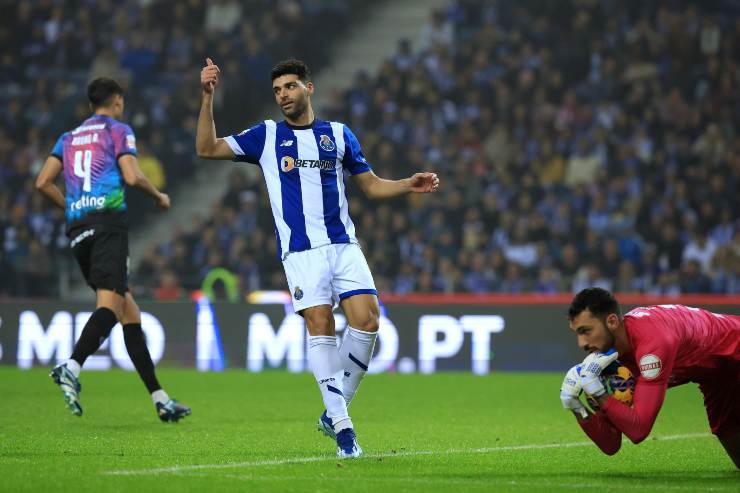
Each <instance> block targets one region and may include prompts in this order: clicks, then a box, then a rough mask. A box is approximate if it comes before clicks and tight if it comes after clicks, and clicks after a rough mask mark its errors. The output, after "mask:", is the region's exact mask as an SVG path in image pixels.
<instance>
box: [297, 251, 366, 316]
mask: <svg viewBox="0 0 740 493" xmlns="http://www.w3.org/2000/svg"><path fill="white" fill-rule="evenodd" d="M283 268H284V269H285V277H287V278H288V288H289V289H290V294H291V299H292V300H293V309H294V310H295V311H296V312H299V311H300V310H303V309H304V308H310V307H312V306H318V305H332V306H333V305H334V304H335V303H339V301H341V300H343V299H345V298H349V297H350V296H353V295H355V294H374V295H375V296H377V295H378V291H377V290H376V289H375V282H373V276H372V274H370V268H369V267H368V266H367V261H366V260H365V256H364V255H363V254H362V250H361V249H360V246H359V245H358V244H356V243H339V244H331V245H323V246H320V247H317V248H312V249H311V250H305V251H302V252H291V253H289V254H288V256H287V257H286V258H285V260H283Z"/></svg>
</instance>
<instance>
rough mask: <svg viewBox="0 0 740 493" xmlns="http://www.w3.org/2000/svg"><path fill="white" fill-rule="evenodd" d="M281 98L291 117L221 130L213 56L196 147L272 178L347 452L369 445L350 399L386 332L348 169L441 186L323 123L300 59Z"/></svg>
mask: <svg viewBox="0 0 740 493" xmlns="http://www.w3.org/2000/svg"><path fill="white" fill-rule="evenodd" d="M271 77H272V90H273V93H274V96H275V102H276V103H277V104H278V106H280V109H281V111H282V113H283V115H284V116H285V119H284V120H283V121H280V122H275V121H273V120H265V121H263V122H261V123H259V124H257V125H255V126H253V127H251V128H249V129H247V130H244V131H242V132H240V133H238V134H234V135H230V136H227V137H223V138H218V137H217V136H216V128H215V124H214V120H213V94H214V90H215V88H216V86H217V85H218V82H219V78H220V71H219V68H218V66H217V65H215V64H214V63H213V61H212V60H211V59H210V58H209V59H206V66H205V67H203V69H202V70H201V85H202V86H203V96H202V104H201V109H200V115H199V117H198V131H197V137H196V150H197V153H198V155H199V156H200V157H203V158H208V159H231V160H233V161H237V162H247V163H253V164H256V165H258V166H260V168H262V172H263V174H264V177H265V183H266V185H267V191H268V195H269V198H270V206H271V208H272V214H273V217H274V219H275V232H276V235H277V242H278V254H279V256H280V260H281V261H282V263H283V267H284V269H285V275H286V277H287V281H288V287H289V289H290V293H291V295H292V301H293V307H294V309H295V311H296V313H299V314H300V315H301V316H303V318H304V319H305V321H306V328H307V329H308V334H309V337H308V341H309V342H308V363H309V366H310V368H311V371H312V372H313V374H314V376H315V377H316V381H317V382H318V384H319V388H320V390H321V395H322V397H323V401H324V405H325V407H326V411H325V412H324V414H323V415H322V416H321V418H319V421H318V427H319V430H320V431H322V432H323V433H324V434H326V435H327V436H330V437H332V438H334V439H336V442H337V456H339V457H340V458H350V457H352V458H354V457H359V456H360V455H362V449H361V448H360V446H359V445H358V443H357V438H356V436H355V432H354V429H353V426H352V420H351V419H350V417H349V413H348V411H347V406H348V405H349V403H350V402H351V401H352V398H353V397H354V395H355V392H356V391H357V387H358V386H359V384H360V382H361V380H362V378H363V376H364V375H365V372H366V371H367V369H368V365H369V363H370V359H371V357H372V353H373V347H374V345H375V339H376V336H377V331H378V319H379V308H378V298H377V296H378V293H377V291H376V289H375V283H374V282H373V278H372V275H371V273H370V269H369V268H368V265H367V261H366V260H365V257H364V255H363V253H362V251H361V250H360V247H359V245H358V242H357V238H356V237H355V226H354V224H353V223H352V219H351V218H350V217H349V212H348V204H347V196H346V194H345V181H344V176H345V174H347V175H349V176H351V177H352V179H353V180H354V181H355V183H356V184H357V185H358V186H359V187H360V189H362V191H363V192H364V193H365V195H367V196H368V197H369V198H371V199H386V198H391V197H396V196H399V195H403V194H406V193H410V192H417V193H427V192H434V191H436V190H437V189H438V187H439V179H438V178H437V175H436V174H435V173H416V174H414V175H413V176H411V177H409V178H405V179H402V180H385V179H382V178H379V177H378V176H376V175H375V173H373V171H372V169H371V168H370V165H369V164H368V162H367V160H366V159H365V156H364V155H363V154H362V150H361V149H360V144H359V142H358V140H357V137H355V135H354V134H353V133H352V131H351V130H350V129H349V127H347V126H346V125H344V124H342V123H339V122H330V121H324V120H320V119H318V118H316V117H315V115H314V111H313V108H312V107H311V95H312V94H313V92H314V85H313V83H312V82H311V74H310V71H309V69H308V67H307V66H306V64H305V63H303V62H302V61H300V60H296V59H288V60H284V61H282V62H280V63H278V64H277V65H276V66H275V67H274V68H273V69H272V73H271ZM334 303H338V304H339V305H340V306H341V308H342V310H343V311H344V314H345V315H346V317H347V321H348V327H347V330H346V331H345V334H344V337H343V339H342V341H341V343H340V345H339V347H337V343H336V336H335V327H334V317H333V315H332V309H333V305H334Z"/></svg>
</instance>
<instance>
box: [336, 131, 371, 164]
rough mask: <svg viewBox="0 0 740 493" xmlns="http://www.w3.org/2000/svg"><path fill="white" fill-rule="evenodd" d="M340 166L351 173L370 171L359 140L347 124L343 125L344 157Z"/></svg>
mask: <svg viewBox="0 0 740 493" xmlns="http://www.w3.org/2000/svg"><path fill="white" fill-rule="evenodd" d="M342 166H343V167H344V168H345V169H346V170H347V171H349V172H350V174H352V175H359V174H360V173H366V172H368V171H370V164H369V163H368V162H367V160H366V159H365V155H364V154H362V149H361V148H360V142H359V141H358V140H357V137H355V134H353V133H352V130H350V129H349V127H348V126H346V125H345V126H344V157H343V158H342Z"/></svg>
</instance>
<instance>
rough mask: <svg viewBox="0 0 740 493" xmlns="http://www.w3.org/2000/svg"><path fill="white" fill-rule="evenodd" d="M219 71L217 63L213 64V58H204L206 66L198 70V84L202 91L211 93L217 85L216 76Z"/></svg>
mask: <svg viewBox="0 0 740 493" xmlns="http://www.w3.org/2000/svg"><path fill="white" fill-rule="evenodd" d="M220 73H221V70H219V68H218V65H214V64H213V60H211V59H210V58H206V66H205V67H203V68H202V69H201V71H200V84H201V85H202V86H203V91H205V92H206V93H208V94H213V91H214V90H215V89H216V86H217V85H218V77H219V74H220Z"/></svg>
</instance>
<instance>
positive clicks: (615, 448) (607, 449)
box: [599, 440, 622, 456]
mask: <svg viewBox="0 0 740 493" xmlns="http://www.w3.org/2000/svg"><path fill="white" fill-rule="evenodd" d="M599 448H600V449H601V451H602V452H604V453H605V454H606V455H610V456H611V455H614V454H616V453H617V452H619V449H620V448H622V442H621V440H620V441H618V442H616V443H609V444H605V445H599Z"/></svg>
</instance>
